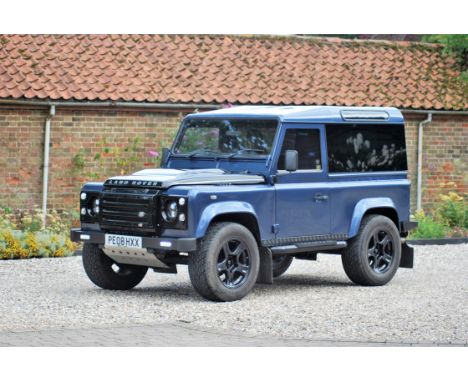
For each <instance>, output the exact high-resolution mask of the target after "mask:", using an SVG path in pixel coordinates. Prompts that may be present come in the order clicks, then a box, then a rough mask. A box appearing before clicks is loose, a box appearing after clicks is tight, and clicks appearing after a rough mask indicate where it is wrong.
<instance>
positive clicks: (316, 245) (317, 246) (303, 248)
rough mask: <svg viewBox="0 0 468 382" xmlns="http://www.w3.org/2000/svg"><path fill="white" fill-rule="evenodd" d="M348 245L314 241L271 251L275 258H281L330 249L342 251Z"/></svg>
mask: <svg viewBox="0 0 468 382" xmlns="http://www.w3.org/2000/svg"><path fill="white" fill-rule="evenodd" d="M346 245H347V244H346V241H333V240H329V241H313V242H308V243H297V244H290V245H281V246H278V247H271V248H270V250H271V253H272V254H273V256H280V255H289V254H292V253H299V252H320V251H325V250H330V249H340V248H345V247H346Z"/></svg>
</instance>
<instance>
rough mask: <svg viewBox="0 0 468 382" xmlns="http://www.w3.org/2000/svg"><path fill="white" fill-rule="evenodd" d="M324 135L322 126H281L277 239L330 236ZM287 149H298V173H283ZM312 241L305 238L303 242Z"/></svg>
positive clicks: (277, 195) (277, 183) (276, 219)
mask: <svg viewBox="0 0 468 382" xmlns="http://www.w3.org/2000/svg"><path fill="white" fill-rule="evenodd" d="M324 134H325V132H324V127H323V126H321V125H310V124H285V125H283V132H282V145H281V150H280V153H279V155H278V158H277V162H276V167H277V178H276V179H277V182H276V183H275V189H276V190H275V202H276V209H275V210H276V214H275V223H276V224H275V226H274V231H275V232H276V239H286V238H292V237H305V236H318V235H326V234H329V233H330V225H331V224H330V202H329V189H328V185H327V183H326V178H325V169H324V163H325V156H324V154H325V146H324ZM286 150H297V152H298V154H299V163H298V170H297V171H294V172H288V171H285V170H284V155H285V151H286ZM313 239H314V238H304V241H310V240H313ZM317 239H318V238H317Z"/></svg>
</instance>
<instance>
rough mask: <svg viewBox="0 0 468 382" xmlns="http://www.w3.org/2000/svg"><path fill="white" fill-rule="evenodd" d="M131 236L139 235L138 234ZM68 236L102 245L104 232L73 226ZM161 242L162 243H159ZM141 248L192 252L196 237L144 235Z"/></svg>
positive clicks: (73, 239)
mask: <svg viewBox="0 0 468 382" xmlns="http://www.w3.org/2000/svg"><path fill="white" fill-rule="evenodd" d="M133 236H139V235H138V234H136V235H133ZM70 238H71V240H72V241H75V242H83V243H92V244H100V245H104V243H105V233H104V232H101V231H91V230H82V229H81V228H75V229H72V230H71V231H70ZM161 243H163V244H162V245H161ZM142 245H143V248H148V249H157V250H164V251H177V252H192V251H195V250H196V249H197V239H196V238H194V237H189V238H171V237H145V236H142Z"/></svg>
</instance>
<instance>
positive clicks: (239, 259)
mask: <svg viewBox="0 0 468 382" xmlns="http://www.w3.org/2000/svg"><path fill="white" fill-rule="evenodd" d="M259 267H260V255H259V250H258V246H257V241H256V240H255V237H254V236H253V235H252V233H251V232H250V231H249V230H248V229H247V228H246V227H244V226H242V225H240V224H236V223H228V222H226V223H215V224H213V225H212V226H210V228H209V229H208V231H207V233H206V235H205V237H204V238H203V240H202V241H201V242H200V245H199V248H198V250H197V251H195V252H193V253H191V254H190V256H189V262H188V270H189V276H190V280H191V281H192V285H193V287H194V288H195V290H196V291H197V292H198V293H199V294H201V295H202V296H203V297H205V298H207V299H209V300H213V301H234V300H240V299H241V298H243V297H244V296H245V295H247V294H248V293H249V292H250V291H251V290H252V288H253V286H254V285H255V282H256V280H257V276H258V271H259Z"/></svg>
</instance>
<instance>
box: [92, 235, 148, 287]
mask: <svg viewBox="0 0 468 382" xmlns="http://www.w3.org/2000/svg"><path fill="white" fill-rule="evenodd" d="M83 266H84V269H85V272H86V274H87V275H88V277H89V279H90V280H91V281H92V282H93V283H94V284H96V285H97V286H98V287H100V288H102V289H112V290H128V289H132V288H133V287H135V286H137V285H138V284H139V283H140V281H141V280H143V278H144V277H145V275H146V272H147V271H148V268H147V267H142V266H139V265H129V264H119V263H116V262H115V261H114V260H112V259H111V258H110V257H109V256H107V255H105V254H104V252H102V250H101V249H100V248H99V247H98V246H97V245H96V244H90V243H85V244H84V245H83Z"/></svg>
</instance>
